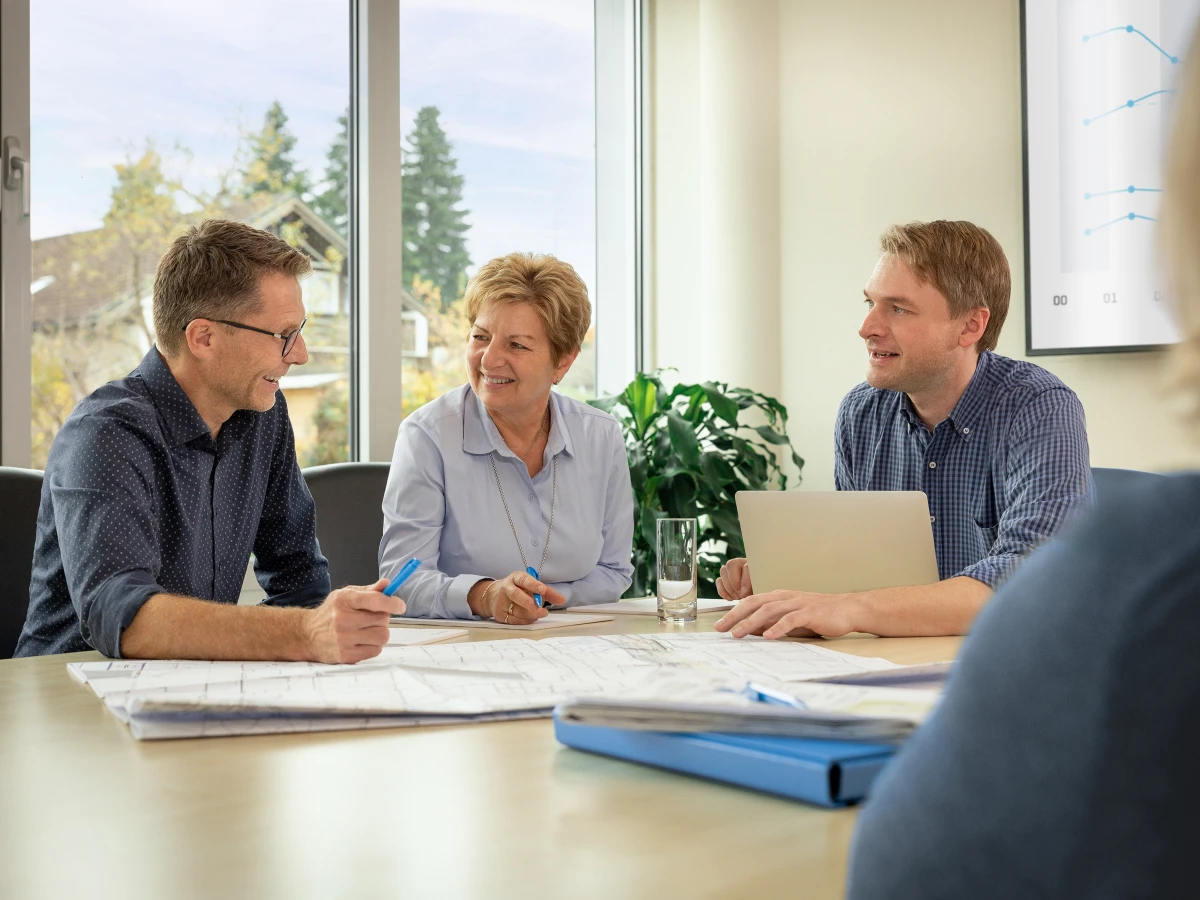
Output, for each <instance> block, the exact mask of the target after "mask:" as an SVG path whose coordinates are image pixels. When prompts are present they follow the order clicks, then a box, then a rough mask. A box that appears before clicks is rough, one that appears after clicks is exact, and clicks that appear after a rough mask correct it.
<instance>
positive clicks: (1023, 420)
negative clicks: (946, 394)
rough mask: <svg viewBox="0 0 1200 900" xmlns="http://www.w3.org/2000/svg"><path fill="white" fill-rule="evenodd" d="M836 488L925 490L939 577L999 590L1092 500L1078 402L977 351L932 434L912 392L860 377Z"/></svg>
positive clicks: (1054, 382) (1042, 376) (1031, 372)
mask: <svg viewBox="0 0 1200 900" xmlns="http://www.w3.org/2000/svg"><path fill="white" fill-rule="evenodd" d="M834 481H835V483H836V485H837V489H838V490H839V491H924V492H925V495H926V496H927V497H928V498H929V512H930V517H929V518H930V522H932V524H933V542H934V545H935V547H936V548H937V558H938V574H939V575H940V576H941V577H942V578H943V579H945V578H951V577H953V576H955V575H967V576H970V577H971V578H974V579H976V580H977V581H982V582H983V583H984V584H986V585H988V587H991V588H993V589H995V588H996V587H998V586H999V585H1000V583H1001V582H1002V581H1004V579H1005V578H1007V577H1008V576H1009V575H1011V574H1012V573H1013V571H1014V570H1015V569H1016V568H1017V566H1018V565H1019V564H1020V562H1021V560H1022V558H1024V557H1025V556H1026V555H1028V554H1029V553H1030V552H1031V551H1032V550H1033V549H1034V548H1035V547H1037V546H1038V545H1039V544H1040V543H1042V541H1045V540H1046V539H1047V538H1049V537H1051V536H1052V535H1053V534H1055V532H1057V531H1058V530H1059V529H1060V528H1062V526H1063V525H1064V524H1065V523H1066V522H1067V521H1068V520H1070V519H1071V517H1072V516H1073V515H1074V514H1075V513H1076V512H1078V511H1079V510H1081V509H1083V508H1084V507H1085V506H1086V505H1087V504H1088V503H1089V501H1090V498H1091V490H1092V488H1091V466H1090V460H1089V457H1088V442H1087V431H1086V428H1085V426H1084V416H1083V406H1082V405H1081V404H1080V402H1079V398H1078V397H1076V396H1075V392H1074V391H1072V390H1071V389H1070V388H1068V387H1067V386H1066V385H1065V384H1063V383H1062V382H1061V381H1059V380H1058V378H1056V377H1055V376H1054V375H1051V374H1050V373H1049V372H1047V371H1046V370H1045V369H1042V368H1040V367H1039V366H1035V365H1033V364H1031V363H1027V362H1022V361H1020V360H1015V359H1009V358H1008V357H1005V356H997V355H996V354H994V353H990V352H986V351H985V352H984V353H982V354H980V357H979V365H978V367H977V368H976V369H975V375H974V376H973V377H972V378H971V383H970V384H969V385H967V389H966V391H964V392H963V395H962V397H960V398H959V401H958V403H957V404H956V405H955V407H954V410H953V411H952V412H951V413H950V415H949V416H948V417H946V419H945V420H943V421H942V422H940V423H938V425H937V427H936V428H934V430H933V432H932V433H930V431H929V430H928V429H927V428H926V427H925V425H924V423H922V422H921V420H920V418H919V417H918V416H917V413H916V410H915V409H914V408H913V405H912V402H911V401H910V400H909V399H908V395H907V394H904V393H901V392H898V391H887V390H880V389H878V388H873V387H871V386H870V385H869V384H866V383H864V384H860V385H859V386H858V387H856V388H854V390H852V391H851V392H850V393H849V394H847V395H846V397H845V399H844V400H842V405H841V407H840V408H839V409H838V416H837V426H836V429H835V463H834Z"/></svg>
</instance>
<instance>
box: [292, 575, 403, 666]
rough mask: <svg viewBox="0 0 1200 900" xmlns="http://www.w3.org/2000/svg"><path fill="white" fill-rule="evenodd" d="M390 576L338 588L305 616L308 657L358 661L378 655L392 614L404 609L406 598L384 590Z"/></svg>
mask: <svg viewBox="0 0 1200 900" xmlns="http://www.w3.org/2000/svg"><path fill="white" fill-rule="evenodd" d="M385 587H387V579H386V578H382V579H380V580H379V581H377V582H375V584H373V585H371V586H369V587H357V586H351V587H344V588H340V589H338V590H336V591H334V592H333V593H332V594H330V595H329V596H328V597H326V598H325V602H323V603H322V604H321V605H320V606H318V607H317V608H316V609H313V610H309V612H308V616H307V617H306V619H305V620H304V636H305V641H306V644H307V647H308V654H307V656H308V658H309V659H311V660H313V661H314V662H323V663H356V662H361V661H362V660H364V659H370V658H371V657H373V656H378V655H379V654H380V652H381V651H382V650H383V648H384V646H385V645H386V644H387V642H388V637H389V635H390V633H391V632H389V630H388V619H389V617H390V616H394V615H400V614H401V613H403V612H404V601H403V600H401V599H400V598H399V597H396V596H392V597H389V596H387V595H386V594H385V593H383V589H384V588H385Z"/></svg>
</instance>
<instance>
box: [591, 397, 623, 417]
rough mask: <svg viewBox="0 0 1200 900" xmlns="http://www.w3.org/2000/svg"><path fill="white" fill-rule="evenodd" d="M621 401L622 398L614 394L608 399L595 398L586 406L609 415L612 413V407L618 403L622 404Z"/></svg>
mask: <svg viewBox="0 0 1200 900" xmlns="http://www.w3.org/2000/svg"><path fill="white" fill-rule="evenodd" d="M623 400H624V398H623V397H622V396H621V395H620V394H614V395H612V396H609V397H596V398H595V399H594V400H589V401H588V404H589V405H590V406H594V407H596V409H598V410H601V411H602V412H606V413H611V412H612V411H613V407H614V406H616V405H617V404H618V403H621V402H623Z"/></svg>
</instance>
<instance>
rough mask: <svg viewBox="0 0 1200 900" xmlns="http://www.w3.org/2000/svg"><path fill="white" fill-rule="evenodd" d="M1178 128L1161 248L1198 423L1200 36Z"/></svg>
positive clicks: (1187, 68)
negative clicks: (1173, 300) (1164, 258)
mask: <svg viewBox="0 0 1200 900" xmlns="http://www.w3.org/2000/svg"><path fill="white" fill-rule="evenodd" d="M1171 105H1172V106H1174V107H1175V126H1174V131H1173V132H1172V136H1171V143H1170V149H1169V150H1168V153H1167V173H1166V175H1167V177H1166V184H1165V185H1164V187H1165V191H1164V192H1163V203H1162V214H1161V217H1162V232H1161V236H1162V247H1163V251H1164V254H1165V257H1166V264H1167V271H1168V274H1169V278H1170V287H1171V294H1172V295H1173V296H1174V299H1175V306H1176V311H1177V313H1178V319H1179V326H1180V331H1181V332H1182V334H1181V340H1180V344H1179V346H1178V347H1177V348H1176V349H1175V363H1176V375H1177V377H1178V383H1179V385H1180V387H1181V388H1182V389H1183V390H1185V391H1186V392H1187V394H1188V401H1189V404H1190V411H1191V413H1192V416H1193V420H1194V421H1200V37H1198V38H1197V39H1196V40H1194V41H1193V42H1192V49H1191V52H1189V53H1188V57H1187V60H1186V62H1185V63H1184V66H1183V71H1182V72H1181V73H1180V76H1179V84H1178V86H1177V92H1176V94H1175V101H1174V103H1172V104H1171Z"/></svg>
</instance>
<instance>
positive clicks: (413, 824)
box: [0, 614, 959, 900]
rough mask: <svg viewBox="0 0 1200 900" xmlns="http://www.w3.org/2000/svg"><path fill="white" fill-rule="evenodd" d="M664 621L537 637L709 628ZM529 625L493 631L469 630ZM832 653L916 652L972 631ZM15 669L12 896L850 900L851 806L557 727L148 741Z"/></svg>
mask: <svg viewBox="0 0 1200 900" xmlns="http://www.w3.org/2000/svg"><path fill="white" fill-rule="evenodd" d="M717 618H718V616H717V615H716V614H709V615H703V616H701V617H700V620H699V622H698V623H697V624H695V625H686V626H664V625H660V624H659V623H658V621H657V620H656V619H655V618H654V617H648V616H619V617H617V619H616V620H615V621H612V622H603V623H598V624H595V625H580V626H575V627H572V628H569V629H554V630H551V631H544V632H539V633H537V634H536V635H527V634H524V635H521V636H536V637H543V638H544V637H555V636H567V635H577V634H611V633H638V632H640V633H645V632H659V631H676V632H678V631H696V630H699V631H708V630H711V628H712V623H713V622H715V621H716V619H717ZM514 636H517V632H516V631H515V630H504V631H490V630H485V629H474V630H472V633H471V637H470V639H471V640H496V639H500V638H506V637H514ZM824 644H825V645H826V646H828V647H831V648H833V649H837V650H842V651H845V652H847V653H855V654H860V655H863V656H878V657H883V658H886V659H890V660H892V661H894V662H898V663H921V662H934V661H939V660H945V659H952V658H953V657H954V656H955V654H956V653H957V651H958V646H959V639H958V638H893V639H880V638H873V637H865V636H849V637H846V638H840V639H837V640H832V641H826V642H824ZM100 658H101V657H100V656H99V654H97V653H77V654H71V655H63V656H52V657H42V658H38V659H19V660H3V661H0V785H2V786H3V787H2V791H0V897H14V898H40V897H47V898H64V897H79V898H81V900H92V898H100V897H108V896H120V897H125V898H140V897H152V898H185V897H254V898H267V897H289V898H291V897H331V898H333V897H338V898H340V897H421V898H424V897H436V898H443V897H444V898H453V897H469V898H507V897H513V898H519V900H538V898H556V900H557V898H577V897H578V898H592V897H595V898H631V897H662V898H674V897H754V898H766V897H783V896H788V897H805V898H823V897H840V896H842V894H843V892H844V885H845V867H846V854H847V849H848V847H849V842H850V835H851V831H852V829H853V826H854V816H855V813H854V810H835V811H830V810H824V809H818V808H816V807H811V806H806V805H804V804H802V803H796V802H793V801H790V800H783V799H779V798H776V797H771V796H767V795H764V794H758V793H754V792H752V791H748V790H743V789H741V788H736V787H732V786H727V785H721V784H715V783H712V782H707V781H703V780H701V779H697V778H691V777H688V776H683V775H677V774H674V773H670V772H663V771H659V770H656V769H651V768H647V767H643V766H639V765H634V764H632V763H627V762H622V761H619V760H614V759H607V758H605V757H600V756H593V755H591V754H587V753H582V752H579V751H576V750H570V749H567V748H566V747H563V746H561V745H560V744H558V743H557V742H556V741H555V740H554V736H553V731H552V726H551V723H550V722H549V720H537V721H526V722H504V723H495V724H484V725H457V726H442V727H431V728H397V729H388V730H380V731H359V732H332V733H326V734H306V735H270V736H261V737H235V738H206V739H196V740H181V741H163V742H147V743H139V742H137V741H135V740H133V738H132V737H130V734H129V730H128V728H127V727H126V726H124V725H122V724H121V723H120V722H119V721H117V719H116V718H114V717H113V716H112V715H111V714H109V713H108V712H107V710H106V709H105V708H104V705H103V704H102V703H101V701H100V700H98V699H97V698H96V697H95V696H94V695H93V694H92V692H91V691H90V690H89V689H88V688H86V687H84V686H83V685H80V684H77V683H75V682H74V681H73V680H72V679H71V678H70V676H69V675H68V674H67V671H66V663H67V662H69V661H75V660H93V659H100Z"/></svg>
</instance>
